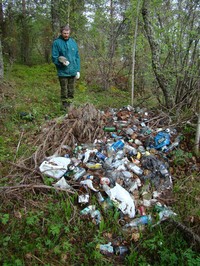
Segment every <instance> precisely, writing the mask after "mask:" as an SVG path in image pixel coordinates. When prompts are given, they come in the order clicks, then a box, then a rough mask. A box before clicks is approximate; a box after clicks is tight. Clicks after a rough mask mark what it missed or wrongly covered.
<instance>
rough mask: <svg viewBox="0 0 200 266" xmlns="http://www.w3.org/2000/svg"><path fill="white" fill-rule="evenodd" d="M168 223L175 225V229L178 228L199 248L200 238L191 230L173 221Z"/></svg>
mask: <svg viewBox="0 0 200 266" xmlns="http://www.w3.org/2000/svg"><path fill="white" fill-rule="evenodd" d="M169 222H170V223H172V224H173V225H175V226H176V227H177V228H179V229H180V230H181V231H182V232H184V233H186V234H187V235H188V236H190V237H191V238H192V239H193V240H194V241H195V242H196V243H197V244H198V245H199V246H200V236H198V235H197V234H195V233H194V232H193V231H192V229H190V228H189V227H187V226H185V225H184V224H182V223H180V222H177V221H175V220H173V219H169Z"/></svg>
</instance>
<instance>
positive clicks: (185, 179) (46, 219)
mask: <svg viewBox="0 0 200 266" xmlns="http://www.w3.org/2000/svg"><path fill="white" fill-rule="evenodd" d="M7 79H8V80H9V82H10V84H12V86H11V87H10V91H7V92H6V95H5V97H4V98H3V101H2V102H0V108H1V111H2V112H1V116H0V120H1V125H0V129H1V135H0V161H1V165H0V166H1V168H0V173H1V179H0V186H4V185H9V181H10V180H9V177H6V176H7V174H8V173H9V171H10V164H9V162H15V160H16V159H18V158H21V157H23V158H26V157H28V156H30V155H31V154H32V153H33V152H34V151H35V149H36V147H34V145H32V144H31V145H30V143H29V142H27V141H26V140H27V139H26V136H27V135H28V136H29V137H31V136H32V135H33V134H37V132H38V131H39V129H40V126H41V125H42V124H43V123H44V122H45V119H46V118H48V119H52V118H55V117H60V116H62V115H63V113H62V111H60V87H59V82H58V79H57V76H56V71H55V68H54V66H53V65H52V64H51V65H43V66H34V67H25V66H21V65H14V66H13V68H12V72H11V73H10V76H8V75H7ZM138 102H139V100H137V101H136V102H135V104H138ZM85 103H92V104H94V105H95V106H96V107H97V108H98V109H100V110H104V109H105V108H107V107H112V108H120V107H122V106H126V105H128V104H130V92H125V91H120V90H118V89H116V88H110V89H109V90H108V91H106V92H105V91H102V90H100V89H98V88H90V87H87V85H86V84H85V83H84V81H83V79H80V80H79V81H77V83H76V91H75V98H74V105H75V106H81V105H83V104H85ZM153 104H154V102H153V101H152V102H150V103H149V104H148V105H147V107H148V108H150V106H152V105H153ZM21 112H27V113H28V114H32V115H33V116H34V120H33V121H30V120H26V119H21V118H20V113H21ZM20 140H21V142H20ZM19 142H20V145H19V149H17V146H18V144H19ZM173 156H174V157H173V160H174V162H175V164H176V171H175V174H176V182H175V185H174V193H175V194H176V202H175V203H174V206H173V209H174V210H175V211H176V212H177V213H178V218H179V219H180V220H184V219H185V218H187V219H188V218H190V217H194V218H196V219H197V220H198V219H199V216H200V213H199V189H200V187H199V179H198V176H197V173H196V172H195V171H194V172H191V173H190V174H188V176H185V175H184V174H185V172H184V171H183V172H181V171H182V168H183V167H184V166H185V165H186V166H187V165H189V163H191V157H192V153H191V152H190V151H187V152H183V151H181V150H176V151H175V152H174V154H173ZM180 173H181V174H180ZM177 177H178V178H177ZM17 179H18V177H17V176H16V180H17ZM17 181H18V180H17ZM19 181H21V180H19ZM52 181H53V179H52V178H49V177H45V178H44V183H45V185H51V184H52ZM91 202H92V204H95V205H96V206H97V208H98V209H99V210H100V211H101V214H102V218H103V219H102V221H101V223H100V224H99V225H95V224H94V223H92V221H91V219H89V217H83V216H81V215H80V210H81V209H82V208H83V207H84V206H80V205H78V204H77V196H76V195H74V196H71V195H67V194H65V193H63V192H60V193H56V192H54V191H50V190H48V191H43V190H40V189H38V190H36V189H35V190H29V191H26V190H22V191H21V197H17V196H16V197H15V193H14V192H13V197H11V198H9V194H8V195H6V194H4V193H1V202H0V235H1V236H0V264H1V265H3V266H15V265H16V266H18V265H19V266H21V265H29V266H32V265H33V266H35V265H46V266H47V265H50V266H54V265H55V266H58V265H84V266H86V265H98V266H101V265H133V266H134V265H145V266H147V265H155V266H157V265H161V266H164V265H167V266H168V265H199V264H200V257H199V255H198V252H197V250H195V249H194V248H193V246H192V245H191V243H190V241H187V240H186V239H185V238H184V237H183V234H182V233H181V232H179V231H178V230H177V229H176V228H174V227H173V226H171V225H170V224H168V223H163V224H161V225H159V226H156V227H154V228H151V227H149V228H148V229H147V231H145V232H143V231H142V232H141V238H140V240H139V241H137V242H134V241H133V240H132V233H131V232H124V231H122V230H121V227H120V225H119V223H118V220H119V213H118V212H117V211H116V209H109V210H107V211H105V210H103V209H102V208H101V205H99V204H98V202H97V201H96V197H94V196H92V200H91ZM186 222H187V224H188V226H193V224H192V223H191V220H189V221H186ZM109 237H111V239H112V240H114V241H116V243H118V242H120V241H122V242H124V244H127V245H129V246H130V249H131V253H130V254H129V255H127V256H126V257H125V258H120V257H119V256H116V255H113V256H109V257H107V256H104V255H102V254H101V253H100V251H99V249H98V244H106V243H108V242H109V241H110V238H109ZM120 243H121V242H120Z"/></svg>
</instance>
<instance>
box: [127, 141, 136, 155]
mask: <svg viewBox="0 0 200 266" xmlns="http://www.w3.org/2000/svg"><path fill="white" fill-rule="evenodd" d="M124 151H125V152H128V154H129V155H137V149H136V148H134V147H133V146H131V145H129V144H127V143H125V145H124Z"/></svg>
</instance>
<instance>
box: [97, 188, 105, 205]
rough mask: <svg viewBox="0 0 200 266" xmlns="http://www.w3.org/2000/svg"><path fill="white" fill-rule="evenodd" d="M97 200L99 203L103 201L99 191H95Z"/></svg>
mask: <svg viewBox="0 0 200 266" xmlns="http://www.w3.org/2000/svg"><path fill="white" fill-rule="evenodd" d="M96 195H97V200H98V202H99V203H100V204H101V203H102V202H104V200H105V199H104V197H103V196H102V194H101V192H100V191H98V192H97V194H96Z"/></svg>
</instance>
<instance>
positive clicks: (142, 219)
mask: <svg viewBox="0 0 200 266" xmlns="http://www.w3.org/2000/svg"><path fill="white" fill-rule="evenodd" d="M151 221H152V218H151V216H150V215H143V216H141V217H139V218H135V219H133V220H132V221H130V223H127V224H125V226H124V227H125V228H126V227H137V226H140V225H143V224H149V223H151Z"/></svg>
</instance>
